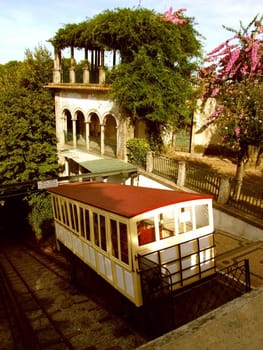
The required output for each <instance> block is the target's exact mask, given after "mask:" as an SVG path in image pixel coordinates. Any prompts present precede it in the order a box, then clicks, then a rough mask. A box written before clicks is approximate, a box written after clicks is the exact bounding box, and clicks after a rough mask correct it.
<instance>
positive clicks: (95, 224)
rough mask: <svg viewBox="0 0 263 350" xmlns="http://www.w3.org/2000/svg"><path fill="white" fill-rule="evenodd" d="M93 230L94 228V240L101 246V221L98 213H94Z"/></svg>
mask: <svg viewBox="0 0 263 350" xmlns="http://www.w3.org/2000/svg"><path fill="white" fill-rule="evenodd" d="M93 230H94V242H95V244H96V245H97V246H98V247H99V246H100V241H99V221H98V214H97V213H93Z"/></svg>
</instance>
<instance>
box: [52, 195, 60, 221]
mask: <svg viewBox="0 0 263 350" xmlns="http://www.w3.org/2000/svg"><path fill="white" fill-rule="evenodd" d="M54 199H55V207H56V209H57V219H58V220H60V221H61V215H60V208H59V201H58V198H54Z"/></svg>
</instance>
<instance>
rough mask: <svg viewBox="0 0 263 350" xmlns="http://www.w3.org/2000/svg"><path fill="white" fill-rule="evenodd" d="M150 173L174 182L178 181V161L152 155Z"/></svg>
mask: <svg viewBox="0 0 263 350" xmlns="http://www.w3.org/2000/svg"><path fill="white" fill-rule="evenodd" d="M152 172H153V174H156V175H159V176H162V177H164V178H166V179H168V180H172V181H175V182H176V181H177V179H178V161H177V160H176V159H174V158H169V157H165V156H160V155H153V170H152Z"/></svg>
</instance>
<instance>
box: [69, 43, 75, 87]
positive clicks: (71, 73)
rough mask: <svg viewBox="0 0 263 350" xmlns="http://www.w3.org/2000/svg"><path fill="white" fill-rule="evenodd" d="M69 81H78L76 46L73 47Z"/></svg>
mask: <svg viewBox="0 0 263 350" xmlns="http://www.w3.org/2000/svg"><path fill="white" fill-rule="evenodd" d="M69 82H70V83H75V82H76V73H75V59H74V47H71V55H70V68H69Z"/></svg>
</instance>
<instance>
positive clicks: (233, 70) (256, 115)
mask: <svg viewBox="0 0 263 350" xmlns="http://www.w3.org/2000/svg"><path fill="white" fill-rule="evenodd" d="M262 19H263V17H261V18H260V19H258V18H257V17H255V18H254V19H253V20H252V21H251V23H250V24H249V25H248V26H247V27H243V25H242V24H241V28H240V30H239V31H235V30H233V29H230V28H226V29H227V30H229V31H231V32H232V33H234V35H233V36H232V37H231V38H230V39H228V40H226V41H225V42H224V43H222V44H221V45H219V46H218V47H216V48H215V49H214V50H213V51H211V52H210V53H209V54H208V57H207V58H206V65H205V66H204V67H203V68H202V69H201V71H200V79H201V82H202V86H203V95H202V99H203V103H205V101H206V100H207V98H210V97H213V98H215V99H216V108H215V110H214V112H213V113H212V114H211V115H210V116H209V121H212V122H215V123H217V125H218V128H219V131H220V132H221V135H222V141H223V142H224V143H226V144H228V145H229V146H230V147H231V148H232V149H234V150H236V152H237V158H238V159H237V160H238V162H237V163H238V168H237V177H238V176H239V177H240V175H238V170H239V166H241V165H242V163H245V162H246V161H248V160H251V158H252V157H251V154H250V150H251V149H253V150H254V151H255V150H256V153H257V155H259V154H260V150H262V147H263V25H262Z"/></svg>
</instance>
